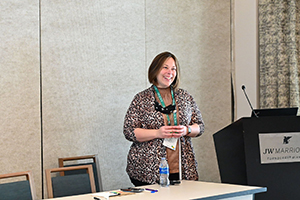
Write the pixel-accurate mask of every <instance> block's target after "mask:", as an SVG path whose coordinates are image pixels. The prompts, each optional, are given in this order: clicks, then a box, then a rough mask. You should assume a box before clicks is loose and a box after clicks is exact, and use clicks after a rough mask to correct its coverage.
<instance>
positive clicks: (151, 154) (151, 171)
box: [123, 52, 204, 186]
mask: <svg viewBox="0 0 300 200" xmlns="http://www.w3.org/2000/svg"><path fill="white" fill-rule="evenodd" d="M148 78H149V82H150V83H152V84H153V85H152V86H150V87H149V88H148V89H146V90H144V91H142V92H139V93H138V94H137V95H135V97H134V99H133V100H132V102H131V104H130V106H129V108H128V111H127V114H126V116H125V120H124V131H123V132H124V135H125V137H126V139H127V140H129V141H131V142H133V143H132V145H131V148H130V150H129V153H128V160H127V173H128V175H129V178H130V180H131V182H132V183H133V184H134V185H135V186H141V185H147V184H154V183H157V182H159V163H160V160H161V158H167V161H168V164H169V167H170V180H181V179H186V180H198V172H197V161H196V158H195V154H194V149H193V147H192V141H191V137H198V136H200V135H201V134H202V133H203V132H204V123H203V120H202V115H201V113H200V110H199V108H198V106H197V104H196V102H195V101H194V99H193V97H192V96H191V95H190V94H189V93H188V92H187V91H185V90H183V89H180V88H178V86H179V64H178V61H177V58H176V57H175V55H174V54H172V53H170V52H163V53H161V54H159V55H157V56H156V57H155V58H154V60H153V61H152V63H151V65H150V67H149V70H148Z"/></svg>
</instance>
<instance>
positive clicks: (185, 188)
mask: <svg viewBox="0 0 300 200" xmlns="http://www.w3.org/2000/svg"><path fill="white" fill-rule="evenodd" d="M142 188H149V189H156V190H158V192H155V193H151V192H149V191H144V192H141V193H136V194H133V195H120V196H114V197H110V198H109V199H110V200H123V199H131V200H137V199H139V200H141V199H142V200H153V199H155V200H161V199H164V200H168V199H170V200H188V199H193V200H196V199H199V200H218V199H224V200H253V199H254V198H253V196H254V194H256V193H261V192H265V191H267V188H265V187H254V186H242V185H234V184H223V183H211V182H201V181H187V180H183V181H181V184H178V185H170V186H169V187H160V186H159V185H158V184H155V185H148V186H143V187H142ZM115 191H117V190H115ZM101 194H104V193H102V192H100V193H90V194H85V195H77V196H69V197H61V198H54V199H53V200H94V196H100V195H101Z"/></svg>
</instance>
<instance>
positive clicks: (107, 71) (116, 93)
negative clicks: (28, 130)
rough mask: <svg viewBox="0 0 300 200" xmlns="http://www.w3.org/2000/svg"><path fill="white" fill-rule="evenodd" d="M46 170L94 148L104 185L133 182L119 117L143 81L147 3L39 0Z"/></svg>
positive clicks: (91, 152) (137, 1)
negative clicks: (128, 171) (145, 8)
mask: <svg viewBox="0 0 300 200" xmlns="http://www.w3.org/2000/svg"><path fill="white" fill-rule="evenodd" d="M41 14H42V34H41V35H42V71H43V73H42V75H43V124H44V168H45V169H47V168H53V167H57V166H58V162H57V159H58V158H59V157H66V156H76V155H86V154H98V155H99V160H100V166H101V174H102V179H103V184H104V190H109V189H115V188H120V187H127V186H130V181H129V179H128V177H127V174H126V173H125V166H126V159H127V152H128V149H129V145H130V143H129V142H127V141H126V140H125V138H124V136H123V120H124V116H125V112H126V110H127V107H128V106H129V104H130V101H131V100H132V98H133V95H134V94H135V93H136V92H137V91H140V90H141V89H143V88H144V86H145V77H146V74H145V66H144V65H145V41H144V35H145V33H144V32H145V30H144V27H145V25H144V24H145V23H144V3H143V2H142V1H139V0H130V1H129V0H127V1H119V0H114V1H111V0H110V1H93V0H92V1H91V0H85V1H82V0H77V1H42V11H41Z"/></svg>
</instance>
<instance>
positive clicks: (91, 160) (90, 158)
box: [58, 155, 103, 192]
mask: <svg viewBox="0 0 300 200" xmlns="http://www.w3.org/2000/svg"><path fill="white" fill-rule="evenodd" d="M72 161H76V162H77V161H81V162H84V163H78V162H77V163H75V164H74V163H72ZM87 164H91V165H92V166H93V172H94V178H95V185H96V191H97V192H102V191H103V187H102V181H101V173H100V166H99V162H98V159H97V155H84V156H74V157H66V158H58V165H59V167H70V166H80V165H87ZM80 173H85V172H84V171H82V170H77V171H68V172H65V173H64V172H61V173H60V175H61V176H64V175H71V174H80Z"/></svg>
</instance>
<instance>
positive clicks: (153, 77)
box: [148, 51, 180, 90]
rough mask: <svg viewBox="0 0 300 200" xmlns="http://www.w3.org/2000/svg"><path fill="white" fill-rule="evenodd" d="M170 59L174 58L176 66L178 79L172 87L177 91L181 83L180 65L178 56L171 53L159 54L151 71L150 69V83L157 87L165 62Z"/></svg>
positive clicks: (176, 78) (151, 66)
mask: <svg viewBox="0 0 300 200" xmlns="http://www.w3.org/2000/svg"><path fill="white" fill-rule="evenodd" d="M168 58H173V59H174V61H175V66H176V77H175V79H174V81H173V82H172V84H171V85H172V86H173V88H174V90H176V89H177V88H178V86H179V82H180V78H179V77H180V76H179V71H180V70H179V63H178V60H177V58H176V56H175V55H174V54H172V53H170V52H167V51H166V52H162V53H160V54H158V55H157V56H156V57H155V58H154V59H153V61H152V63H151V65H150V67H149V69H148V80H149V82H150V83H152V84H154V85H157V75H158V74H159V72H160V70H161V68H162V66H163V64H164V62H165V61H166V60H167V59H168Z"/></svg>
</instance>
